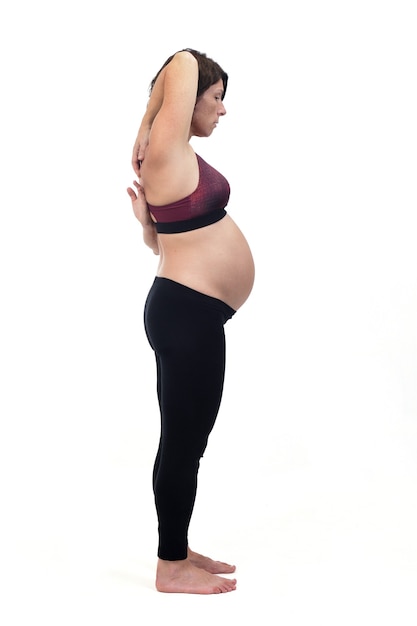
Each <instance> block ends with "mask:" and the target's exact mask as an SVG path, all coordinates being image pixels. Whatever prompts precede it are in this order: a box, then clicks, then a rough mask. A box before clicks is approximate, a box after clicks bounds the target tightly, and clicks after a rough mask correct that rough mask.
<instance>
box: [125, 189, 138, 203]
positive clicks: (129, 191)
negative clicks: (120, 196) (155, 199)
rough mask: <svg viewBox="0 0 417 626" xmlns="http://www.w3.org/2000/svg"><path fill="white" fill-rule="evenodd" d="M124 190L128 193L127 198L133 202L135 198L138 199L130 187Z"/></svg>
mask: <svg viewBox="0 0 417 626" xmlns="http://www.w3.org/2000/svg"><path fill="white" fill-rule="evenodd" d="M126 191H127V193H128V195H129V198H130V199H131V200H132V202H134V201H135V200H137V199H138V197H137V195H136V194H135V192H134V191H133V189H132V187H128V188H127V189H126Z"/></svg>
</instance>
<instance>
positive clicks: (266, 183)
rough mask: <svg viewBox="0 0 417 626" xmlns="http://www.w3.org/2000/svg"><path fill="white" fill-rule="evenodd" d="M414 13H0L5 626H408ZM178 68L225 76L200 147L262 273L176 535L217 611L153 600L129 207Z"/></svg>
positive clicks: (140, 298) (142, 359)
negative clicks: (221, 178) (189, 56)
mask: <svg viewBox="0 0 417 626" xmlns="http://www.w3.org/2000/svg"><path fill="white" fill-rule="evenodd" d="M413 4H414V3H413V2H411V1H409V2H407V1H405V0H396V1H395V2H394V1H389V0H387V1H385V2H376V1H375V2H372V1H371V0H361V1H357V0H350V1H349V2H344V1H343V2H338V1H333V2H330V0H328V1H327V2H326V1H325V0H319V1H317V2H313V1H311V2H308V1H307V0H291V1H290V0H287V1H282V2H278V3H271V2H266V1H265V0H261V1H260V2H257V3H256V4H253V3H247V2H240V3H232V2H227V1H225V2H223V3H205V4H203V5H201V4H196V3H195V1H194V0H193V1H187V0H178V1H177V2H165V3H156V2H153V3H152V2H150V3H146V4H145V3H139V2H133V0H119V1H118V2H114V3H110V2H107V1H104V2H102V3H96V2H92V1H91V0H83V1H82V2H81V1H80V0H73V2H68V3H61V2H52V1H48V0H39V1H38V2H29V1H28V0H26V1H25V0H23V1H21V2H18V1H17V2H15V3H13V5H10V6H9V7H7V8H6V6H5V7H4V8H2V9H1V15H0V48H1V49H0V52H1V91H2V97H1V117H0V125H1V128H0V131H1V137H0V151H1V152H0V158H1V162H0V167H1V191H0V193H1V197H0V203H1V223H0V257H1V284H0V289H1V292H0V293H1V309H0V311H1V312H0V315H1V329H0V332H1V337H0V341H1V345H0V359H1V363H0V366H1V399H0V401H1V407H0V410H1V438H0V447H1V450H0V452H1V457H0V458H1V461H0V462H1V482H2V485H1V504H2V513H1V522H0V523H1V525H2V532H1V537H2V540H3V542H2V543H4V545H3V546H2V554H1V564H2V573H3V575H4V581H3V582H2V585H1V589H2V593H1V595H2V596H3V599H2V601H1V610H2V611H4V614H5V619H2V623H4V624H5V625H6V624H7V626H9V625H10V626H11V625H14V624H19V625H20V624H27V623H33V622H34V621H35V619H36V621H39V622H40V623H41V622H42V623H43V624H45V625H47V624H48V625H49V624H60V625H61V626H63V625H64V624H77V625H80V626H84V625H87V624H88V625H91V624H101V625H103V626H107V624H109V625H110V624H112V625H113V624H114V625H116V624H117V626H121V625H122V626H130V624H138V623H144V621H145V620H146V621H147V622H148V621H149V620H150V623H160V622H161V623H162V620H164V619H166V620H168V619H169V620H170V622H171V623H174V624H195V623H196V620H197V621H198V622H199V623H201V624H206V623H207V624H209V623H210V624H211V623H213V622H217V623H221V624H223V623H226V620H227V621H229V620H233V623H240V622H241V621H242V620H243V618H245V619H246V620H249V621H252V622H253V621H254V620H258V621H259V622H260V623H262V624H264V623H271V624H282V625H285V626H292V625H294V626H295V625H297V626H298V625H301V624H303V625H305V624H312V623H320V624H322V625H324V624H325V625H327V624H329V625H330V624H331V625H332V626H333V625H334V624H338V626H341V625H344V624H349V625H351V624H356V625H359V626H362V625H363V626H365V625H366V626H368V625H369V624H376V623H383V624H393V625H394V624H395V625H397V624H401V626H408V624H410V625H411V624H412V625H413V626H415V623H416V619H417V609H416V604H415V590H416V583H417V539H416V533H415V528H416V524H417V493H416V484H417V483H416V479H417V385H416V382H417V246H416V243H415V242H416V234H417V232H416V224H415V213H416V199H417V198H416V196H417V194H416V166H417V156H416V145H417V124H416V114H415V112H416V110H417V91H416V62H415V59H416V58H417V55H416V53H417V50H416V48H417V45H416V37H415V33H416V26H417V24H416V19H415V18H414V16H413V12H412V9H413ZM184 47H194V48H196V49H198V50H201V51H204V52H207V53H208V54H209V56H211V57H213V58H214V59H215V60H217V61H218V62H219V63H220V64H221V65H222V66H223V67H224V69H225V70H226V71H227V72H228V73H229V76H230V83H229V88H228V93H227V96H226V99H225V105H226V108H227V111H228V114H227V115H226V117H225V118H223V119H222V120H221V122H220V124H219V127H218V128H217V130H216V131H215V134H214V135H213V137H212V138H210V140H195V141H194V147H195V149H196V150H197V151H198V152H199V153H200V154H201V155H202V156H203V157H204V158H207V160H209V162H211V163H212V164H213V165H214V166H215V167H217V168H218V169H219V170H220V171H221V172H222V173H224V175H225V176H227V178H228V179H229V181H230V183H231V188H232V195H231V200H230V203H229V207H228V210H229V213H230V214H231V216H232V217H233V218H234V219H235V221H237V223H238V224H239V226H240V227H241V229H242V230H243V232H244V233H245V235H246V236H247V239H248V240H249V243H250V245H251V248H252V250H253V254H254V257H255V262H256V283H255V287H254V290H253V293H252V295H251V297H250V299H249V300H248V302H247V303H246V304H245V305H244V307H243V308H242V309H241V310H240V311H239V312H238V314H237V315H236V316H235V317H234V318H233V319H232V320H231V321H230V322H228V324H227V326H226V331H227V341H228V363H227V375H226V388H225V394H224V401H223V405H222V408H221V411H220V415H219V418H218V422H217V424H216V427H215V430H214V431H213V434H212V438H211V440H210V443H209V447H208V449H207V452H206V455H205V457H204V459H203V461H202V463H201V472H200V487H199V496H198V500H197V504H196V509H195V515H194V518H193V522H192V527H191V540H192V544H191V545H192V547H193V548H194V549H197V550H200V551H202V552H204V553H209V554H210V555H211V556H214V557H216V558H221V559H226V560H228V561H232V562H236V563H237V565H238V570H237V577H238V590H237V591H236V592H234V593H232V594H227V595H226V596H222V597H217V596H216V597H200V596H193V597H190V596H181V595H179V596H178V595H175V594H174V595H164V594H158V593H157V592H155V591H154V588H153V579H154V570H155V551H156V541H157V537H156V519H155V513H154V508H153V501H152V493H151V486H150V474H151V467H152V462H153V456H154V453H155V448H156V442H157V437H158V412H157V406H156V396H155V372H154V361H153V354H152V352H151V351H150V348H149V346H148V344H147V342H146V338H145V335H144V331H143V324H142V310H143V303H144V299H145V297H146V294H147V291H148V289H149V286H150V284H151V281H152V279H153V276H154V273H155V269H156V258H155V257H154V256H153V255H152V253H151V252H150V251H149V250H148V249H146V248H145V247H144V246H143V245H142V243H141V229H140V226H139V224H138V223H137V222H136V221H135V219H134V217H133V214H132V211H131V206H130V201H129V198H128V196H127V194H126V191H125V189H126V187H127V186H128V185H130V184H131V181H132V177H133V173H132V170H131V166H130V155H131V148H132V144H133V141H134V138H135V134H136V130H137V127H138V124H139V122H140V119H141V115H142V113H143V111H144V109H145V106H146V101H147V88H148V84H149V82H150V79H151V78H152V77H153V75H154V74H155V73H156V71H157V69H159V67H160V65H162V63H163V62H164V61H165V59H166V58H167V57H168V56H169V55H170V54H172V53H173V52H175V51H176V50H178V49H181V48H184ZM145 615H146V616H147V617H145ZM197 616H198V617H197Z"/></svg>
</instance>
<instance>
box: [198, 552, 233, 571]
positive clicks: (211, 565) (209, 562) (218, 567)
mask: <svg viewBox="0 0 417 626" xmlns="http://www.w3.org/2000/svg"><path fill="white" fill-rule="evenodd" d="M188 559H189V561H190V563H192V564H193V565H195V566H196V567H200V568H201V569H204V570H206V572H209V573H210V574H232V573H233V572H234V571H235V570H236V567H235V565H229V564H228V563H223V562H222V561H213V559H209V557H208V556H203V555H202V554H198V553H197V552H193V550H190V548H188Z"/></svg>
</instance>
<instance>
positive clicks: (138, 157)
mask: <svg viewBox="0 0 417 626" xmlns="http://www.w3.org/2000/svg"><path fill="white" fill-rule="evenodd" d="M150 131H151V129H150V127H148V126H145V127H143V126H141V127H140V128H139V132H138V136H137V137H136V141H135V145H134V146H133V152H132V166H133V169H134V171H135V174H136V175H137V176H138V178H140V166H141V165H142V161H143V160H144V158H145V152H146V148H147V147H148V144H149V133H150Z"/></svg>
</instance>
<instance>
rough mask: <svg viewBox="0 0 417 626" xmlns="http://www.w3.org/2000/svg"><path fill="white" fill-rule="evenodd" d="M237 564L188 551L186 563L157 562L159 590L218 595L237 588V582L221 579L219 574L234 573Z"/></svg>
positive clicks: (159, 560) (184, 561) (160, 560)
mask: <svg viewBox="0 0 417 626" xmlns="http://www.w3.org/2000/svg"><path fill="white" fill-rule="evenodd" d="M235 569H236V568H235V566H234V565H228V564H227V563H223V562H221V561H213V560H212V559H210V558H208V557H206V556H203V555H202V554H198V553H197V552H193V551H192V550H190V549H189V550H188V557H187V558H186V559H184V560H183V561H164V560H162V559H158V566H157V570H156V588H157V590H158V591H162V592H165V593H194V594H203V595H209V594H217V593H227V592H229V591H234V590H235V589H236V579H235V578H233V579H230V578H224V577H223V576H218V575H217V574H219V573H232V572H234V571H235Z"/></svg>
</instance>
